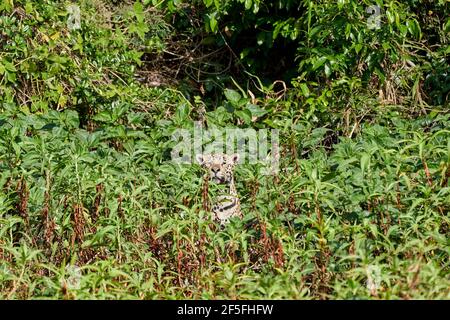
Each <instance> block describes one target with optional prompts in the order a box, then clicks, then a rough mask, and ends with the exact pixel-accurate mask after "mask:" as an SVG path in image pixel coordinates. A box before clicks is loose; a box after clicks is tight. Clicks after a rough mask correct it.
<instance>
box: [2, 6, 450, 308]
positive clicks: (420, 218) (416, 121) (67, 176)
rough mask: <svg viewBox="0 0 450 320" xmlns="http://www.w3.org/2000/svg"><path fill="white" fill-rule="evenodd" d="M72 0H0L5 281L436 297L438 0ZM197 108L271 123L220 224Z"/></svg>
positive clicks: (444, 243) (444, 121)
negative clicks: (180, 140)
mask: <svg viewBox="0 0 450 320" xmlns="http://www.w3.org/2000/svg"><path fill="white" fill-rule="evenodd" d="M70 4H71V3H70V2H69V1H57V0H35V1H28V0H15V1H13V0H4V1H2V2H1V4H0V110H1V112H0V298H2V299H36V298H56V299H88V298H99V299H112V298H119V299H125V298H133V299H136V298H137V299H154V298H197V299H218V298H225V299H254V298H269V299H273V298H287V299H337V298H341V299H342V298H344V299H367V298H373V299H417V298H419V299H422V298H431V299H449V298H450V290H449V288H450V276H449V268H450V266H449V253H450V245H449V244H450V243H449V241H450V237H449V216H448V212H449V209H450V185H449V178H450V112H449V104H448V98H449V90H450V73H449V72H450V67H449V63H448V56H449V53H450V47H449V35H450V19H449V10H448V3H447V2H446V1H445V0H437V1H436V0H434V1H432V0H430V1H427V0H412V1H402V2H400V1H396V0H389V1H384V0H376V1H375V0H373V1H356V0H339V1H334V0H320V1H312V0H303V1H300V0H298V1H296V0H277V1H271V0H224V1H217V0H203V1H200V0H195V1H182V0H158V1H153V0H152V1H150V0H144V1H142V2H141V1H113V0H93V1H87V0H86V1H79V2H77V4H78V5H79V8H80V12H81V20H80V21H81V26H80V28H70V27H69V25H68V24H67V22H68V20H70V19H72V18H73V17H72V16H71V15H72V14H73V12H72V13H71V12H70V11H68V9H67V8H68V6H69V5H70ZM373 5H378V6H379V8H380V9H381V10H380V14H381V15H380V16H379V19H378V18H377V15H374V13H373V12H375V11H374V10H375V9H374V7H371V6H373ZM368 8H372V9H371V10H367V9H368ZM377 22H379V23H378V24H377ZM194 121H200V122H201V123H203V124H204V125H205V126H208V127H218V128H254V129H264V128H266V129H278V130H279V138H280V152H281V157H280V159H281V160H280V161H281V162H280V171H279V172H278V173H276V174H274V175H262V174H261V172H260V171H259V170H258V169H259V166H254V165H249V164H247V163H243V164H241V165H239V166H237V168H236V174H235V175H236V183H237V189H238V192H239V194H240V197H241V202H242V210H243V212H244V215H245V216H244V219H243V220H242V221H241V220H239V219H233V220H232V221H231V223H230V224H229V225H227V226H226V227H224V228H221V227H220V226H219V225H218V224H217V223H215V222H213V221H212V220H211V218H210V213H209V212H208V210H206V209H207V208H206V207H205V203H207V202H208V200H209V201H210V199H212V198H213V197H214V193H215V192H216V190H214V188H210V189H209V190H207V189H205V185H204V181H203V179H202V175H203V171H202V169H201V168H200V167H199V166H198V165H185V164H176V163H173V162H171V161H169V160H170V151H171V150H172V148H173V147H174V145H175V143H176V142H175V141H173V140H172V139H171V135H172V133H173V132H174V131H175V130H177V129H182V128H185V129H191V128H193V125H194Z"/></svg>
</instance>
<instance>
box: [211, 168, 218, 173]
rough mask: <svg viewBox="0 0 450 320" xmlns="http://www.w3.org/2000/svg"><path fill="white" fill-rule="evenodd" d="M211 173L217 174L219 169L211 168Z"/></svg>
mask: <svg viewBox="0 0 450 320" xmlns="http://www.w3.org/2000/svg"><path fill="white" fill-rule="evenodd" d="M211 171H212V172H214V173H217V172H219V168H211Z"/></svg>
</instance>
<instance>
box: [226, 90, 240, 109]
mask: <svg viewBox="0 0 450 320" xmlns="http://www.w3.org/2000/svg"><path fill="white" fill-rule="evenodd" d="M224 94H225V97H226V98H227V100H228V101H230V102H231V103H232V104H233V105H237V104H238V103H239V100H241V95H240V94H239V92H237V91H235V90H232V89H225V91H224Z"/></svg>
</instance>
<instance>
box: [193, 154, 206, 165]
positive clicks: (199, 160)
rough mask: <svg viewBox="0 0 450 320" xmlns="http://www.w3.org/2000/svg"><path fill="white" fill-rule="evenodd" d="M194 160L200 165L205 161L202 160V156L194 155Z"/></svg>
mask: <svg viewBox="0 0 450 320" xmlns="http://www.w3.org/2000/svg"><path fill="white" fill-rule="evenodd" d="M195 159H196V160H197V162H198V163H199V164H200V165H203V163H204V162H205V159H204V158H203V155H202V154H197V155H195Z"/></svg>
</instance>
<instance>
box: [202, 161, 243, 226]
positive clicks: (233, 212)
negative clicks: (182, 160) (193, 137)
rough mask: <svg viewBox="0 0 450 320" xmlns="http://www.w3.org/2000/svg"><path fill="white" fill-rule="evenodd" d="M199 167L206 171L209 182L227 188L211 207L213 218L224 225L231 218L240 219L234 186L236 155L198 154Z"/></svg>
mask: <svg viewBox="0 0 450 320" xmlns="http://www.w3.org/2000/svg"><path fill="white" fill-rule="evenodd" d="M196 158H197V161H198V162H199V163H200V165H201V166H202V167H203V168H205V169H207V170H208V175H209V180H212V181H213V182H214V183H217V184H223V185H225V186H227V190H225V191H224V192H223V194H221V195H220V196H218V197H217V199H216V202H215V204H214V205H213V207H212V212H213V214H214V218H215V219H217V220H219V221H220V223H221V224H226V223H227V222H228V221H229V219H230V218H232V217H240V218H242V212H241V204H240V201H239V197H238V194H237V191H236V186H235V184H234V173H233V170H234V166H235V165H236V163H237V162H238V161H239V155H238V154H232V155H226V154H222V153H215V154H199V155H197V156H196Z"/></svg>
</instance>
